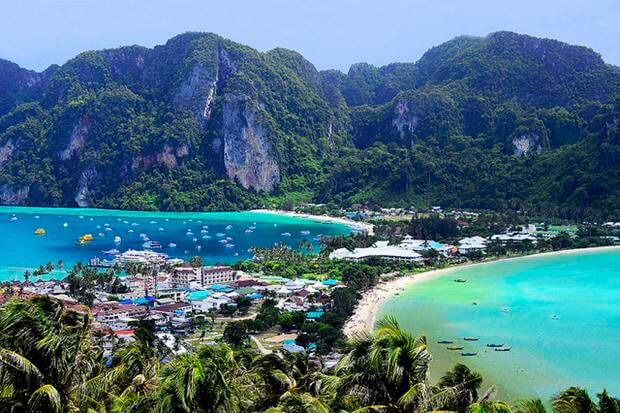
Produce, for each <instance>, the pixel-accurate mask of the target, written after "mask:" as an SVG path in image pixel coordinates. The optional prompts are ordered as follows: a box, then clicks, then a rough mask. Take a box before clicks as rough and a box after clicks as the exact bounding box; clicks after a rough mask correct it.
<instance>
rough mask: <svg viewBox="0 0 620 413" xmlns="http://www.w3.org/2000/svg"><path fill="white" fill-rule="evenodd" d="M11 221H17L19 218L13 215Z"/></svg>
mask: <svg viewBox="0 0 620 413" xmlns="http://www.w3.org/2000/svg"><path fill="white" fill-rule="evenodd" d="M9 221H17V217H16V216H15V215H13V216H12V217H11V219H10V220H9Z"/></svg>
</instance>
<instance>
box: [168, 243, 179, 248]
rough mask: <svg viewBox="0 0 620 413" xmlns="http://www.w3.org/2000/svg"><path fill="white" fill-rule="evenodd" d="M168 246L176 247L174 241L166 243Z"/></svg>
mask: <svg viewBox="0 0 620 413" xmlns="http://www.w3.org/2000/svg"><path fill="white" fill-rule="evenodd" d="M168 246H169V247H170V248H176V246H177V244H175V243H174V242H171V243H170V244H168Z"/></svg>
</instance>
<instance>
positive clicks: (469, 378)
mask: <svg viewBox="0 0 620 413" xmlns="http://www.w3.org/2000/svg"><path fill="white" fill-rule="evenodd" d="M481 384H482V376H481V375H480V374H479V373H476V372H472V371H471V370H470V369H469V367H467V366H465V365H464V364H460V363H459V364H457V365H456V366H454V368H453V369H452V370H451V371H449V372H447V373H446V374H444V375H443V377H441V379H440V380H439V383H438V386H439V387H444V388H448V387H456V386H461V387H462V388H463V391H461V392H460V393H459V397H460V399H459V400H457V401H456V403H454V404H452V405H451V406H449V407H450V409H451V410H457V411H465V409H466V408H467V406H469V405H470V404H472V403H474V402H482V401H483V400H487V399H489V398H491V397H492V395H494V394H495V392H494V389H490V391H487V393H485V394H484V396H483V397H482V400H478V389H479V388H480V385H481Z"/></svg>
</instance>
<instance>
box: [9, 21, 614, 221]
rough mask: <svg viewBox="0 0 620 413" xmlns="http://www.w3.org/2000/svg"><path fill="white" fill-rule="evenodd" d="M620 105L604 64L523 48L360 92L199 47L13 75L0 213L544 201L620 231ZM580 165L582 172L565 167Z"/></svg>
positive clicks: (322, 74)
mask: <svg viewBox="0 0 620 413" xmlns="http://www.w3.org/2000/svg"><path fill="white" fill-rule="evenodd" d="M44 73H45V75H44ZM3 85H4V86H3ZM29 85H30V86H29ZM619 94H620V69H618V68H617V67H615V66H612V65H608V64H606V63H605V62H604V61H603V60H602V58H601V57H600V55H598V54H597V53H596V52H594V51H593V50H591V49H588V48H585V47H582V46H572V45H568V44H565V43H562V42H558V41H555V40H549V39H538V38H535V37H531V36H527V35H519V34H515V33H511V32H496V33H492V34H490V35H488V36H486V37H482V38H477V37H468V36H460V37H457V38H455V39H453V40H450V41H448V42H446V43H443V44H442V45H439V46H436V47H434V48H432V49H430V50H429V51H428V52H426V53H425V54H424V55H423V56H422V58H420V59H419V60H418V61H417V62H415V63H392V64H389V65H385V66H382V67H375V66H373V65H369V64H365V63H359V64H354V65H352V66H351V68H350V69H349V71H348V73H347V74H345V73H342V72H339V71H336V70H327V71H325V70H323V71H318V70H317V69H316V68H315V67H314V65H313V64H312V63H311V62H309V61H308V60H307V59H305V58H304V57H303V56H302V55H301V54H299V53H298V52H295V51H292V50H288V49H283V48H275V49H272V50H270V51H267V52H264V53H263V52H259V51H257V50H255V49H253V48H251V47H248V46H245V45H241V44H238V43H235V42H233V41H230V40H228V39H224V38H222V37H220V36H218V35H216V34H212V33H198V32H188V33H184V34H181V35H178V36H175V37H173V38H172V39H170V40H168V41H167V42H166V43H165V44H163V45H158V46H155V47H153V48H145V47H142V46H136V45H134V46H127V47H122V48H117V49H105V50H100V51H87V52H84V53H81V54H79V55H77V56H76V57H75V58H73V59H70V60H69V61H67V62H66V63H65V64H63V65H62V66H59V67H56V66H52V67H50V69H47V70H46V71H45V72H40V73H37V72H32V71H27V70H26V69H22V68H19V66H17V65H14V64H10V63H3V61H0V202H2V203H6V204H26V205H66V206H71V205H79V206H95V207H116V208H133V209H167V210H214V209H238V208H248V207H251V206H256V205H261V204H264V203H266V202H267V203H270V202H276V203H278V202H284V201H285V200H287V201H292V202H300V201H314V202H335V203H341V204H343V205H347V204H351V203H358V202H370V203H378V204H382V203H385V204H408V203H413V204H416V205H420V206H423V205H429V204H435V203H444V204H446V205H447V204H451V206H463V207H472V208H489V209H506V208H511V209H512V208H522V207H523V206H525V205H530V206H531V205H532V201H533V200H536V204H537V205H536V208H541V209H543V208H558V209H560V210H562V211H569V212H565V213H569V214H571V215H580V214H584V213H587V214H599V215H600V214H603V213H605V214H615V213H618V209H619V206H618V204H617V202H616V201H617V199H620V195H619V194H618V190H616V189H614V188H617V186H616V185H615V183H616V182H617V177H616V176H615V172H616V171H617V168H618V158H620V156H618V153H620V152H619V151H618V145H619V143H620V139H618V137H617V136H616V135H617V133H618V131H617V128H616V127H615V126H614V125H617V123H616V122H617V121H618V107H617V106H618V105H617V103H615V102H616V100H615V98H616V96H618V95H619ZM603 119H604V120H603ZM567 153H568V154H567ZM376 156H378V157H379V158H376ZM574 159H578V160H580V161H582V160H583V161H584V165H583V169H584V170H579V171H576V170H571V168H570V165H566V164H567V163H571V162H572V163H573V164H574V162H573V160H574ZM463 162H466V163H467V165H462V164H463ZM548 162H550V163H551V164H553V165H554V167H553V168H552V169H550V170H545V169H544V168H543V169H541V168H542V166H541V165H543V164H545V163H548ZM394 164H396V165H397V167H396V166H394ZM433 164H434V165H436V168H437V170H436V171H429V170H428V168H429V167H430V166H429V165H433ZM492 164H496V165H498V168H497V169H495V170H492V169H488V165H492ZM356 165H357V166H359V168H357V167H356ZM362 165H364V166H363V167H362ZM559 170H563V171H564V175H565V176H561V177H560V176H558V179H560V181H561V182H562V183H561V184H560V186H561V188H559V189H558V190H556V191H554V192H551V191H549V190H548V189H546V188H545V187H544V186H545V185H547V184H548V183H547V180H548V179H549V177H550V176H552V175H554V174H555V171H559ZM567 171H568V175H569V176H571V177H572V178H573V179H572V180H567V179H566V172H567ZM373 173H376V174H377V175H378V176H383V178H384V179H383V180H381V179H378V177H375V176H373ZM455 181H456V182H459V183H460V185H456V186H455V185H454V182H455ZM484 185H486V186H488V187H489V188H484V187H483V186H484ZM538 190H540V191H538ZM487 192H489V193H487ZM538 192H542V193H538ZM576 194H577V195H576Z"/></svg>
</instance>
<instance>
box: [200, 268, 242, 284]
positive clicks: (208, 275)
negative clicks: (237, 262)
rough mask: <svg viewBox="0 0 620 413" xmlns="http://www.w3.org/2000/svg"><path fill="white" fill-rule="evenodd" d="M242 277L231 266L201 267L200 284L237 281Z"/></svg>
mask: <svg viewBox="0 0 620 413" xmlns="http://www.w3.org/2000/svg"><path fill="white" fill-rule="evenodd" d="M239 278H240V276H238V275H237V274H236V273H235V271H234V270H233V269H232V268H230V267H224V266H215V267H202V268H201V269H200V285H202V286H205V285H211V284H226V283H232V282H235V281H237V280H238V279H239Z"/></svg>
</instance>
